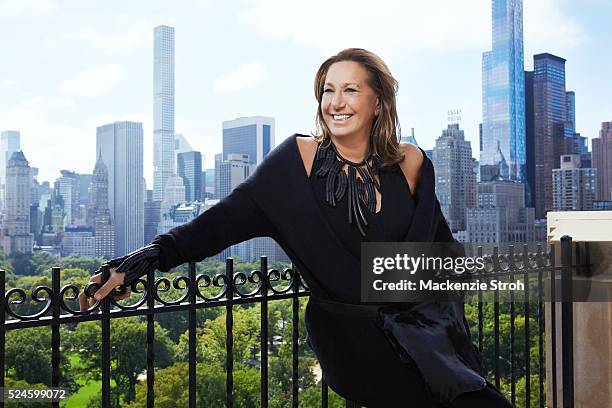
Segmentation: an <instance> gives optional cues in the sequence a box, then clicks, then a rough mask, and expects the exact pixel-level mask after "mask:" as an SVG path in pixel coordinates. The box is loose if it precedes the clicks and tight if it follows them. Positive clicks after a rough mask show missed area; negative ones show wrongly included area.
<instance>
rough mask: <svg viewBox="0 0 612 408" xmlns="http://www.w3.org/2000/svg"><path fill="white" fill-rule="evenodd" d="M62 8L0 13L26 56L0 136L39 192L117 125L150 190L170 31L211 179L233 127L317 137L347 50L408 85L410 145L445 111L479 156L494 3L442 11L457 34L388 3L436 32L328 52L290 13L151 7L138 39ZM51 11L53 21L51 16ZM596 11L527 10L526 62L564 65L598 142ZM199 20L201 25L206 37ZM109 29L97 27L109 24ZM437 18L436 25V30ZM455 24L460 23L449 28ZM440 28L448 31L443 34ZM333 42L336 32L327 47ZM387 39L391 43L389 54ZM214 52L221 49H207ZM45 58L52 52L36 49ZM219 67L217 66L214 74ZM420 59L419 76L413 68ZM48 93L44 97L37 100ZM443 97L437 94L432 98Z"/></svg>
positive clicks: (0, 89) (11, 71)
mask: <svg viewBox="0 0 612 408" xmlns="http://www.w3.org/2000/svg"><path fill="white" fill-rule="evenodd" d="M60 3H61V4H60ZM60 3H54V2H49V3H45V2H42V3H36V4H37V5H38V6H37V7H38V9H36V8H35V7H34V6H32V7H30V8H29V9H28V7H27V5H28V4H29V3H28V2H24V3H22V6H13V7H9V6H6V5H2V6H0V21H1V22H3V23H4V25H3V27H2V28H1V29H0V30H3V31H5V30H8V31H6V32H9V31H10V32H12V33H15V34H13V35H18V38H20V41H18V42H17V43H21V46H20V47H15V44H12V43H8V42H6V39H8V38H11V36H8V35H5V36H2V38H5V40H0V41H2V45H3V47H4V49H6V53H5V55H8V58H9V59H10V60H11V61H13V63H12V64H6V66H3V67H2V68H0V74H1V76H0V78H2V79H1V80H0V93H2V94H3V98H0V129H2V130H18V131H20V132H21V142H22V149H23V150H24V152H25V153H26V155H27V157H28V158H29V160H30V162H31V163H32V165H33V166H34V167H38V168H39V180H54V179H55V178H56V177H57V176H58V175H59V170H60V169H70V170H74V171H77V172H79V173H89V172H90V171H91V167H92V165H93V163H95V159H96V157H95V128H96V127H97V126H101V125H102V124H104V123H108V122H112V121H120V120H135V121H139V122H142V123H143V133H144V139H145V140H144V155H145V157H144V176H145V178H146V179H147V188H149V189H151V188H152V173H153V166H152V151H153V146H152V138H153V136H152V135H153V130H154V129H153V126H152V125H153V124H152V117H153V109H152V107H151V103H150V101H151V95H152V93H153V92H152V89H151V84H152V83H153V78H152V76H153V72H152V69H151V64H150V61H151V60H152V53H153V46H152V45H153V38H152V37H153V36H152V31H153V28H154V27H155V26H158V25H160V24H167V25H171V26H173V27H175V28H176V48H177V58H176V61H177V62H176V70H177V71H176V125H175V131H176V132H179V133H183V134H184V136H185V138H186V139H187V140H189V142H190V143H191V144H192V146H193V148H194V149H195V150H197V151H201V152H202V153H203V154H204V155H205V157H206V164H205V166H204V167H206V168H210V167H212V166H213V157H214V154H215V153H218V152H220V151H221V133H222V122H223V121H226V120H232V119H235V118H237V117H240V116H247V115H262V116H271V117H274V118H275V120H276V133H277V137H276V139H277V140H276V144H278V143H280V141H282V140H283V139H284V138H285V137H287V136H289V135H290V134H292V133H294V132H302V133H307V132H309V131H310V130H312V129H313V128H314V112H315V108H316V104H315V101H314V97H313V96H312V89H311V88H312V80H313V77H314V73H315V71H316V68H317V67H318V65H319V64H320V63H321V62H322V60H323V59H324V58H325V57H327V56H329V55H331V54H332V53H334V52H336V51H338V50H339V49H341V48H344V47H348V46H362V47H365V48H369V49H372V50H373V51H374V52H377V53H379V54H380V55H381V57H383V59H385V61H386V62H387V63H388V65H389V66H390V68H391V70H392V72H393V73H394V75H395V76H396V77H397V79H398V80H399V82H400V92H399V94H398V110H399V113H400V120H401V123H402V125H403V130H404V133H405V134H407V133H408V132H409V131H410V128H411V127H414V128H415V136H416V140H417V142H418V143H419V144H420V145H421V146H422V147H424V148H430V147H432V146H433V142H434V140H435V138H436V137H437V136H438V135H439V129H440V128H443V127H445V125H446V122H445V115H446V111H447V110H448V109H453V108H460V109H462V111H463V117H464V121H463V123H462V124H461V125H462V129H464V130H465V132H466V139H467V140H469V141H470V142H472V146H477V141H478V123H479V122H480V120H481V117H482V116H481V112H480V110H481V109H480V105H481V99H480V96H481V95H480V94H481V91H480V74H481V73H480V69H479V66H480V57H481V54H482V52H484V51H486V50H487V49H489V47H490V43H491V34H490V30H491V29H490V27H491V5H490V3H489V2H488V1H478V2H473V3H470V4H463V5H462V6H461V7H460V9H457V7H458V6H457V5H454V4H452V3H448V4H447V5H446V8H445V10H446V11H448V12H449V13H451V12H452V13H451V14H452V15H453V16H454V17H453V19H456V20H458V21H454V20H453V19H451V18H450V17H449V16H447V15H446V14H447V13H439V14H437V13H435V12H434V10H431V9H430V8H428V7H429V6H422V7H420V8H418V7H416V6H413V5H403V4H401V3H393V2H391V3H386V6H387V8H393V9H396V10H398V11H405V12H409V13H408V14H406V15H411V16H420V17H422V18H425V17H428V16H429V17H430V18H429V21H436V23H437V24H431V26H432V27H428V25H427V24H422V23H418V22H417V20H418V19H410V20H409V21H410V22H412V23H413V24H412V27H415V29H414V30H406V29H405V27H400V28H398V29H397V30H398V32H394V31H389V30H392V29H391V28H383V29H380V27H379V26H377V25H376V24H378V23H377V22H375V21H374V20H376V19H372V23H373V25H372V26H369V25H368V29H366V30H363V26H361V31H364V33H361V32H360V29H359V27H353V26H352V25H351V26H350V27H349V26H347V27H345V29H344V32H342V33H339V34H341V35H337V36H335V38H334V40H333V41H322V39H321V38H320V37H321V35H320V34H317V33H314V32H309V31H308V30H307V31H306V32H305V33H306V34H308V35H311V37H309V38H302V37H300V36H299V35H298V34H299V33H297V32H294V31H293V30H294V28H291V27H287V26H286V25H283V24H282V22H283V21H288V20H287V19H288V18H289V20H290V18H291V16H292V15H293V14H291V13H292V11H291V10H288V9H287V7H286V6H284V5H283V4H281V3H278V4H274V3H270V4H272V5H269V4H268V3H266V4H263V3H260V2H257V1H255V2H251V3H249V4H248V5H247V4H243V3H241V4H237V5H233V6H225V5H224V6H219V5H215V4H214V3H209V2H198V3H197V4H193V3H192V4H189V5H181V6H177V7H176V8H175V9H174V10H173V11H171V12H170V13H169V17H167V16H165V17H161V15H162V12H161V9H160V7H159V6H158V5H157V4H155V3H153V4H152V5H151V7H150V8H148V9H147V11H146V12H144V13H142V15H140V13H139V17H138V19H136V20H135V22H134V24H133V25H130V28H125V27H126V25H125V24H121V23H122V22H123V23H125V22H126V21H128V20H129V18H130V16H131V15H132V14H133V13H135V10H134V6H131V7H132V10H130V9H129V7H127V6H125V7H118V8H117V9H115V10H114V11H117V10H119V12H118V13H115V14H113V15H112V18H111V20H110V21H111V23H110V24H107V25H106V26H104V27H102V26H101V25H100V24H99V23H98V22H97V21H93V20H94V16H93V14H94V13H91V12H90V13H89V14H88V13H86V12H84V11H80V10H78V9H77V8H75V7H73V6H71V4H72V3H70V2H60ZM41 4H47V5H48V7H46V8H45V7H42V8H41ZM589 5H590V6H591V7H580V8H577V7H575V5H571V4H568V3H558V2H555V1H544V2H539V3H538V4H537V5H536V4H534V3H532V2H530V1H526V2H525V6H524V8H525V10H524V18H525V30H524V31H525V34H524V40H525V61H526V63H525V69H530V68H531V67H530V63H529V61H530V60H531V58H532V55H533V54H534V53H536V52H551V53H554V54H555V55H559V56H561V57H563V58H565V59H567V70H568V84H567V89H568V90H574V91H575V92H576V111H577V115H576V116H577V119H576V122H577V125H576V130H577V131H578V132H580V133H582V134H583V135H584V136H587V137H588V138H589V139H591V138H593V137H596V136H597V131H598V130H599V128H600V126H601V122H604V121H608V120H610V119H612V107H611V106H610V105H609V102H605V95H609V93H610V92H612V86H611V85H610V84H609V82H610V81H605V77H604V72H606V67H610V68H609V69H608V70H610V69H612V57H610V56H608V55H605V53H601V54H602V55H599V54H598V55H597V57H598V59H597V63H598V64H597V67H595V66H594V65H593V64H592V63H588V59H587V58H581V56H582V55H587V54H589V53H591V55H592V54H593V52H594V50H595V49H599V50H601V49H603V48H601V46H602V45H604V44H605V37H606V34H609V31H610V29H609V28H605V27H604V25H603V24H593V22H596V21H598V18H599V16H603V15H605V13H606V12H605V10H608V9H610V6H608V5H606V4H604V3H603V2H597V1H595V2H591V3H589ZM336 7H338V10H339V9H340V7H341V4H339V5H337V6H336V5H334V7H333V10H336ZM384 8H385V7H383V9H384ZM363 9H364V10H361V9H360V10H358V11H356V13H357V15H358V16H362V15H368V13H367V11H368V8H367V7H365V6H364V7H363ZM316 10H317V5H316V4H314V5H311V6H306V5H302V6H299V10H297V11H299V12H301V13H302V14H304V15H305V16H306V18H318V15H319V14H318V12H316ZM333 10H332V12H333ZM587 10H590V11H587ZM597 10H599V11H597ZM139 11H142V10H139ZM369 11H370V14H371V13H372V12H375V11H374V10H373V9H370V10H369ZM109 12H110V10H106V9H102V8H101V9H100V10H99V13H97V14H100V16H104V15H107V13H109ZM266 12H268V13H271V14H270V16H269V17H270V19H269V23H270V24H269V27H268V28H269V31H266V30H267V29H266V27H262V26H260V25H259V23H257V18H256V17H258V16H261V15H260V14H261V13H266ZM79 13H80V14H79ZM399 14H401V13H399ZM193 15H199V16H201V18H202V19H204V20H205V21H206V22H209V23H210V24H209V26H207V24H204V23H203V21H201V20H198V19H194V18H193ZM570 15H571V17H569V16H570ZM100 16H97V15H96V16H95V19H96V20H104V18H100ZM308 16H311V17H308ZM434 16H436V19H435V20H432V18H433V17H434ZM469 16H473V17H469ZM50 17H57V18H60V19H61V18H70V17H72V18H76V20H75V21H79V24H77V25H76V26H75V27H70V26H69V25H66V27H65V28H62V27H61V26H62V24H53V25H52V26H51V25H49V24H48V23H49V21H48V19H49V18H50ZM373 17H375V16H373ZM455 17H458V18H455ZM391 18H395V17H391ZM51 20H52V19H51ZM194 20H197V21H194ZM235 20H236V21H235ZM425 20H427V18H426V19H425ZM447 20H449V21H450V20H453V22H452V23H450V24H446V25H444V24H442V23H444V22H445V21H447ZM24 21H26V22H28V21H36V22H37V24H35V25H34V26H33V29H32V33H30V32H28V33H27V35H25V33H24V32H23V30H22V29H21V28H20V27H18V25H19V24H20V22H21V23H23V22H24ZM230 21H235V23H236V27H237V29H236V33H232V34H231V35H227V36H224V37H223V38H222V39H221V40H218V39H217V38H218V37H213V36H207V35H206V34H207V33H208V34H210V33H212V32H214V29H215V28H218V27H219V25H220V24H221V25H223V24H227V23H228V22H230ZM368 21H369V20H368ZM601 21H603V20H601ZM561 22H562V23H563V24H559V23H561ZM386 25H387V26H393V24H388V23H387V24H386ZM442 25H444V26H445V30H442V31H443V32H442V33H436V30H437V31H440V30H438V28H439V27H440V26H442ZM466 27H468V28H469V27H472V28H469V29H466ZM551 27H560V28H558V29H556V30H554V34H551V32H552V30H549V29H548V28H551ZM336 30H338V28H333V27H330V35H332V36H333V34H335V33H337V32H336ZM399 31H401V32H399ZM406 31H407V32H406ZM33 33H38V35H37V39H38V38H44V41H42V45H40V44H39V45H36V46H35V44H34V42H33V38H31V37H30V36H31V35H33ZM445 33H446V34H445ZM382 34H385V35H387V36H390V37H389V38H393V41H383V39H382V37H381V35H382ZM451 34H452V35H451ZM207 38H214V39H215V40H214V41H210V42H206V41H205V40H206V39H207ZM13 42H14V41H13ZM38 43H41V42H40V41H38ZM419 43H422V44H423V45H419ZM399 44H401V46H399ZM202 45H205V46H207V48H202ZM41 46H44V47H46V49H43V48H36V47H41ZM236 47H238V48H236ZM598 47H599V48H598ZM24 49H26V50H28V51H29V52H28V53H27V54H28V55H25V54H24V53H23V52H22V51H23V50H24ZM236 49H238V50H240V51H241V52H236ZM50 51H53V52H50ZM30 54H31V55H32V56H34V57H32V56H31V55H30ZM67 56H68V58H67ZM211 56H213V58H214V64H210V57H211ZM35 57H37V58H38V59H39V60H40V61H44V62H45V70H44V71H43V70H42V69H41V68H40V64H36V63H35V61H36V58H35ZM118 57H120V58H118ZM32 58H34V61H32ZM62 58H64V59H65V60H66V61H69V63H68V64H67V63H66V62H63V60H62ZM416 58H418V61H419V64H415V63H414V60H415V59H416ZM448 58H453V59H455V60H456V61H454V62H453V65H452V67H453V69H452V70H451V69H449V66H448V65H447V64H445V63H444V62H445V61H446V60H447V59H448ZM594 60H595V59H594V57H591V61H594ZM206 63H208V65H206ZM209 66H210V67H209ZM92 67H93V68H92ZM96 67H98V68H100V67H101V68H100V69H97V68H96ZM581 72H582V74H581ZM40 79H42V80H44V84H43V85H41V86H38V87H37V84H39V83H40V82H39V81H40ZM238 88H240V89H238ZM432 89H437V90H436V91H435V92H431V90H432ZM440 89H442V90H443V92H440ZM289 101H291V102H292V103H289ZM32 118H34V119H35V120H32ZM28 119H29V120H28ZM64 140H66V141H68V140H69V141H70V149H76V150H78V151H79V155H74V156H75V157H65V159H64V160H62V161H61V162H59V163H58V162H57V160H54V159H55V158H56V157H58V155H57V154H54V153H59V151H65V150H66V146H65V144H64V143H60V142H62V141H64ZM475 150H476V149H475ZM475 156H476V158H478V156H477V155H476V154H475Z"/></svg>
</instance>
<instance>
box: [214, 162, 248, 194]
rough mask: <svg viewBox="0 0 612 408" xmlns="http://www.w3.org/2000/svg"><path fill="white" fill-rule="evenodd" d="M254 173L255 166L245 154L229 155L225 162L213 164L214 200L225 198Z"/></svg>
mask: <svg viewBox="0 0 612 408" xmlns="http://www.w3.org/2000/svg"><path fill="white" fill-rule="evenodd" d="M253 171H255V165H253V164H252V163H251V161H250V158H249V156H248V155H246V154H237V153H230V154H229V155H228V158H227V160H224V161H217V162H216V163H215V198H216V199H219V200H222V199H224V198H225V197H227V196H228V195H229V194H230V193H231V192H232V190H234V189H235V188H236V187H237V186H238V185H239V184H240V183H242V182H243V181H244V180H246V179H247V177H249V176H250V175H251V173H253Z"/></svg>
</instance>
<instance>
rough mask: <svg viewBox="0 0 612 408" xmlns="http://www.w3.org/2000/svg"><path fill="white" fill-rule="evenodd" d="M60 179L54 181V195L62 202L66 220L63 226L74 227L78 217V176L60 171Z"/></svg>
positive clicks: (70, 172)
mask: <svg viewBox="0 0 612 408" xmlns="http://www.w3.org/2000/svg"><path fill="white" fill-rule="evenodd" d="M61 174H62V175H61V177H58V178H57V180H55V193H56V194H57V195H60V196H61V197H62V198H63V200H64V212H65V215H66V218H65V220H64V226H65V227H66V226H75V225H76V222H75V220H76V219H77V217H78V215H79V195H80V188H79V178H78V174H76V173H75V172H74V171H70V170H61Z"/></svg>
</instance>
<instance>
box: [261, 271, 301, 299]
mask: <svg viewBox="0 0 612 408" xmlns="http://www.w3.org/2000/svg"><path fill="white" fill-rule="evenodd" d="M298 276H299V275H298V274H297V273H295V271H294V270H293V269H291V268H285V269H283V271H282V272H279V271H278V270H276V269H270V270H269V271H268V281H269V282H270V285H269V288H270V290H271V291H272V292H273V293H275V294H279V295H280V294H283V293H288V292H290V291H292V290H293V288H294V285H295V284H296V283H298V282H296V279H297V278H298ZM281 281H285V282H287V284H286V285H284V286H281V285H279V284H277V285H273V284H272V282H281ZM279 286H280V288H279Z"/></svg>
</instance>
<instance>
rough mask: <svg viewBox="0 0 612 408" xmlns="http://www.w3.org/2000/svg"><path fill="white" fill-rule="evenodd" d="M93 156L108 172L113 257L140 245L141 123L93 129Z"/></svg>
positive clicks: (142, 230) (142, 209)
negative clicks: (101, 162)
mask: <svg viewBox="0 0 612 408" xmlns="http://www.w3.org/2000/svg"><path fill="white" fill-rule="evenodd" d="M96 156H97V157H100V156H101V157H102V158H103V160H104V163H105V164H106V167H107V169H108V208H109V210H110V215H111V219H112V220H113V221H114V223H115V255H116V256H123V255H125V254H128V253H130V252H132V251H134V250H136V249H138V248H140V247H141V246H143V244H144V191H145V185H144V176H143V132H142V123H138V122H114V123H109V124H107V125H103V126H99V127H98V128H97V130H96Z"/></svg>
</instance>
